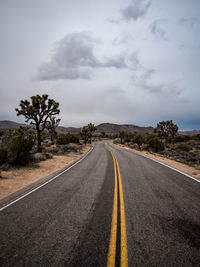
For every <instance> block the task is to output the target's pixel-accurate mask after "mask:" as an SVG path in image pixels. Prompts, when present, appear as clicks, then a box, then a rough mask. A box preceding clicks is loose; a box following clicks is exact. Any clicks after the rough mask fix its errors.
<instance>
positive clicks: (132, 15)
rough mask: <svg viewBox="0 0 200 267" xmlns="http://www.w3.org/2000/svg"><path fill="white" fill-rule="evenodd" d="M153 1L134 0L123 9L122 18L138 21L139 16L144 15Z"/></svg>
mask: <svg viewBox="0 0 200 267" xmlns="http://www.w3.org/2000/svg"><path fill="white" fill-rule="evenodd" d="M151 3H152V1H151V0H133V1H132V3H131V4H130V5H129V6H127V7H126V8H124V9H121V15H122V19H124V20H126V21H130V20H134V21H136V20H138V19H139V18H141V17H144V16H145V14H146V13H147V11H148V9H149V7H150V6H151Z"/></svg>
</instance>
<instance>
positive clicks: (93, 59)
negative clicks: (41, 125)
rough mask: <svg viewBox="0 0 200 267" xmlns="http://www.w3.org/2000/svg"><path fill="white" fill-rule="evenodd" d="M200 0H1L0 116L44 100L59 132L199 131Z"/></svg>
mask: <svg viewBox="0 0 200 267" xmlns="http://www.w3.org/2000/svg"><path fill="white" fill-rule="evenodd" d="M199 30H200V1H199V0H168V1H166V0H123V1H122V0H121V1H120V0H109V1H107V0H101V1H99V0H73V1H70V0H42V1H41V0H0V93H1V95H0V96H1V97H0V120H12V121H16V122H24V121H25V120H24V118H23V117H22V116H21V117H17V116H16V112H15V108H17V107H19V103H20V100H22V99H23V100H25V99H30V97H31V96H32V95H36V94H40V95H42V94H48V95H49V98H53V99H54V100H56V101H58V102H59V103H60V111H61V112H60V114H59V118H61V123H60V124H61V125H62V126H74V127H81V126H83V125H86V124H88V123H90V122H92V123H94V124H95V125H98V124H100V123H103V122H110V123H118V124H135V125H139V126H153V127H155V126H156V124H157V123H158V122H159V121H162V120H173V121H174V122H175V123H176V124H177V125H178V126H179V129H181V130H192V129H196V130H197V129H200V88H199V85H200V34H199Z"/></svg>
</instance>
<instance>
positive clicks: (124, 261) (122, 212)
mask: <svg viewBox="0 0 200 267" xmlns="http://www.w3.org/2000/svg"><path fill="white" fill-rule="evenodd" d="M115 159H116V164H117V170H118V179H119V180H118V181H119V197H120V215H121V265H120V266H121V267H127V266H128V253H127V237H126V220H125V208H124V196H123V187H122V179H121V174H120V170H119V164H118V161H117V158H116V156H115Z"/></svg>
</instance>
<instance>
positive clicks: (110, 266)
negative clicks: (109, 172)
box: [107, 148, 117, 267]
mask: <svg viewBox="0 0 200 267" xmlns="http://www.w3.org/2000/svg"><path fill="white" fill-rule="evenodd" d="M107 149H108V148H107ZM108 150H109V149H108ZM109 151H110V150H109ZM110 152H111V154H112V151H110ZM112 157H113V163H114V169H115V189H114V201H113V214H112V225H111V234H110V244H109V252H108V261H107V267H114V266H115V258H116V242H117V167H116V163H115V159H114V156H113V154H112Z"/></svg>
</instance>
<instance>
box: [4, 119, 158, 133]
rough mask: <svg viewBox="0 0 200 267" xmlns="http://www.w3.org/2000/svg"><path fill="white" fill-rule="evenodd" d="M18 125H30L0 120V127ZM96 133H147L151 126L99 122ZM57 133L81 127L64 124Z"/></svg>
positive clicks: (78, 129) (151, 128) (78, 130)
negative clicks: (65, 125)
mask: <svg viewBox="0 0 200 267" xmlns="http://www.w3.org/2000/svg"><path fill="white" fill-rule="evenodd" d="M19 126H30V125H29V124H22V123H17V122H14V121H8V120H5V121H0V129H16V128H17V127H19ZM96 127H97V130H96V132H95V133H96V134H100V133H102V132H105V133H106V134H117V133H119V132H121V131H126V132H136V133H141V134H143V133H149V132H152V130H153V127H140V126H136V125H129V124H124V125H119V124H114V123H101V124H99V125H97V126H96ZM57 130H58V132H59V133H74V134H77V133H79V132H80V130H81V128H75V127H64V126H59V127H58V128H57Z"/></svg>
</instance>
